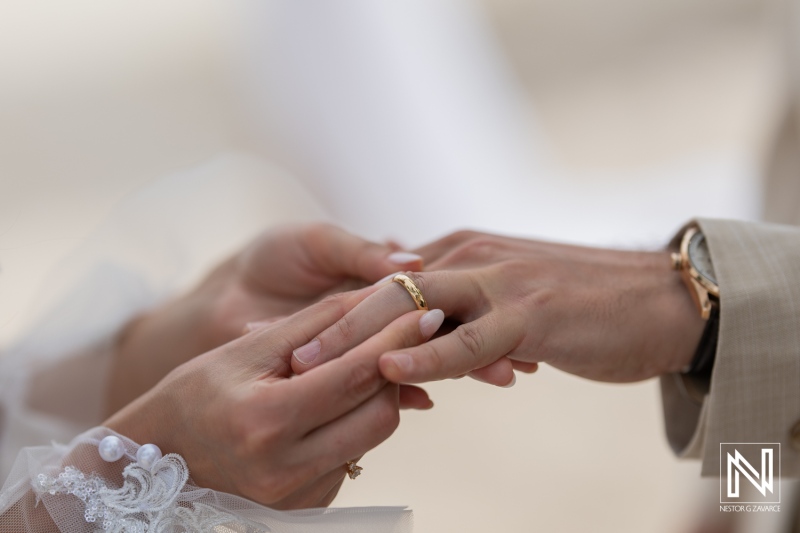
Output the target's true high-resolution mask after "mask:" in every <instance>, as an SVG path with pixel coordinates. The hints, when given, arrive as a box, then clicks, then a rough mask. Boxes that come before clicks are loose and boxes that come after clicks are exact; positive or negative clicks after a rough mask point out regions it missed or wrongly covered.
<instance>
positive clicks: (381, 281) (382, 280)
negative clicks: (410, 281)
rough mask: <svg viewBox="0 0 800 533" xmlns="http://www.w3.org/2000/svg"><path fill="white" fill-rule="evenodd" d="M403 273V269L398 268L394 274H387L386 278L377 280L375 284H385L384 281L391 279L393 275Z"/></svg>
mask: <svg viewBox="0 0 800 533" xmlns="http://www.w3.org/2000/svg"><path fill="white" fill-rule="evenodd" d="M402 273H403V271H402V270H398V271H397V272H394V273H393V274H389V275H388V276H386V277H385V278H381V279H379V280H378V281H376V282H375V283H374V284H375V285H381V284H383V283H386V282H387V281H391V280H392V278H393V277H395V276H396V275H398V274H402Z"/></svg>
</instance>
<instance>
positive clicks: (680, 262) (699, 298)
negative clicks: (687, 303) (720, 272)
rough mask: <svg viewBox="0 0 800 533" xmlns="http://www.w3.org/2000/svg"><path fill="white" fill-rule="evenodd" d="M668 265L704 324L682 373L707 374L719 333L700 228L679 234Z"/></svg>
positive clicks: (715, 290) (713, 282)
mask: <svg viewBox="0 0 800 533" xmlns="http://www.w3.org/2000/svg"><path fill="white" fill-rule="evenodd" d="M672 268H673V269H675V270H678V271H680V273H681V277H682V278H683V282H684V283H685V284H686V286H687V287H688V288H689V292H690V294H691V295H692V299H693V300H694V303H695V304H696V305H697V308H698V311H699V312H700V316H701V317H702V318H703V320H706V321H707V322H706V327H705V329H704V330H703V336H702V338H701V339H700V344H699V345H698V346H697V351H696V352H695V355H694V357H693V358H692V362H691V363H689V366H687V367H686V368H684V369H683V371H682V372H683V373H684V374H691V375H706V374H708V375H710V373H711V369H712V367H713V366H714V358H715V355H716V351H717V337H718V335H719V305H720V300H719V285H717V276H716V274H715V273H714V264H713V263H712V262H711V254H710V252H709V250H708V243H707V241H706V238H705V236H704V235H703V232H702V231H701V230H700V228H699V227H698V226H696V225H693V226H690V227H689V228H688V229H687V230H686V231H685V233H684V234H683V237H682V238H681V244H680V251H679V252H675V253H673V254H672Z"/></svg>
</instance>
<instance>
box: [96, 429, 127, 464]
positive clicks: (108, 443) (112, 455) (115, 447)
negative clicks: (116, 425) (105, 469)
mask: <svg viewBox="0 0 800 533" xmlns="http://www.w3.org/2000/svg"><path fill="white" fill-rule="evenodd" d="M97 451H98V452H100V457H102V458H103V461H108V462H109V463H113V462H115V461H119V460H120V459H122V456H123V455H125V445H124V444H122V439H120V438H119V437H115V436H114V435H109V436H108V437H106V438H104V439H103V440H101V441H100V444H99V445H98V446H97Z"/></svg>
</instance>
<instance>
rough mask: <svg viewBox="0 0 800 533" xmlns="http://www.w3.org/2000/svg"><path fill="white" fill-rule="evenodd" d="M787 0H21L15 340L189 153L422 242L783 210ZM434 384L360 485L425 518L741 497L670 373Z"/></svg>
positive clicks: (13, 46) (699, 503)
mask: <svg viewBox="0 0 800 533" xmlns="http://www.w3.org/2000/svg"><path fill="white" fill-rule="evenodd" d="M787 1H788V0H787ZM787 13H789V11H788V10H787V6H786V5H784V1H783V0H649V1H648V2H636V1H633V0H606V1H605V2H602V3H597V2H592V1H590V0H569V1H563V0H474V1H471V0H406V1H404V2H399V1H397V2H395V1H385V2H371V1H368V0H362V1H356V0H341V1H338V2H322V1H311V0H270V1H263V2H255V1H252V2H248V1H245V0H236V1H230V0H228V1H222V0H192V1H188V0H172V1H170V2H156V1H151V0H137V1H136V2H134V1H129V0H120V1H117V2H113V3H109V2H99V1H96V0H93V1H92V0H72V1H71V2H68V3H65V2H55V1H52V2H46V1H39V0H36V1H29V0H24V1H23V0H5V1H4V2H2V3H0V346H7V345H9V344H10V343H12V342H13V340H14V339H15V338H18V337H19V336H20V335H23V334H26V333H25V332H26V330H27V329H28V328H30V327H31V324H35V320H36V317H37V316H38V313H39V311H40V310H41V309H45V308H46V307H47V303H48V302H49V301H50V300H52V298H53V294H51V293H50V292H51V291H50V290H49V289H48V287H49V286H50V285H52V283H53V282H54V281H57V280H58V278H59V275H60V274H59V272H60V270H59V265H60V264H61V262H62V261H64V260H65V258H68V257H69V256H70V254H73V253H75V251H76V250H79V249H81V247H82V246H84V245H85V244H86V241H87V238H90V236H91V235H92V234H93V232H96V231H97V230H98V228H102V226H103V221H104V220H106V219H107V217H109V216H113V213H114V211H115V209H118V206H119V205H120V202H122V203H123V204H124V202H125V200H126V198H129V197H130V196H131V195H132V194H141V193H142V191H147V190H151V188H152V187H158V183H159V182H160V181H162V180H164V179H169V176H174V175H176V173H177V174H180V175H187V174H188V175H192V173H199V174H203V173H205V174H206V175H207V174H208V173H211V174H214V175H215V176H217V178H218V180H220V182H225V180H226V177H227V176H230V178H231V180H232V181H231V183H239V182H238V181H236V180H235V179H234V178H236V177H237V173H243V172H244V173H250V174H252V173H253V172H256V171H254V170H253V169H254V168H264V169H267V170H265V171H264V172H265V173H266V174H269V173H274V172H279V173H281V175H284V176H290V177H291V179H292V180H293V181H295V182H296V183H297V184H299V186H301V187H302V188H303V189H304V191H305V192H304V194H307V195H308V198H309V200H308V202H311V203H314V204H315V205H316V204H318V205H319V206H321V210H322V211H323V212H324V214H323V215H319V216H322V217H325V218H327V219H328V220H332V221H334V222H337V223H339V224H341V225H343V226H345V227H347V228H348V229H350V230H352V231H355V232H357V233H359V234H362V235H365V236H367V237H370V238H373V239H387V238H393V239H397V240H399V241H400V242H403V243H406V244H408V245H409V246H413V245H416V244H420V243H422V242H425V241H427V240H430V239H433V238H436V237H438V236H441V235H443V234H444V233H447V232H449V231H452V230H454V229H458V228H463V227H470V228H475V229H483V230H489V231H497V232H502V233H507V234H515V235H524V236H533V237H538V238H545V239H558V240H565V241H569V242H579V243H587V244H597V245H610V246H619V247H626V248H656V247H659V246H663V244H664V243H665V242H666V240H667V239H668V238H669V237H670V236H671V234H672V233H673V232H674V231H675V230H677V229H678V228H679V227H680V225H681V224H682V223H683V222H685V221H686V220H687V219H689V218H691V217H692V216H696V215H703V216H716V217H735V218H746V219H758V218H759V217H761V216H762V214H763V213H762V208H761V197H762V192H761V190H762V187H761V184H762V181H763V174H764V168H765V160H766V158H767V155H768V154H769V153H770V149H771V148H770V147H771V146H772V143H773V142H774V136H775V133H776V130H777V127H778V124H779V122H780V120H781V119H782V117H783V116H784V114H785V113H786V109H787V102H788V90H789V87H790V86H791V83H792V77H791V75H790V70H789V69H788V68H787V65H789V64H790V61H791V53H790V52H791V50H792V46H791V39H790V31H789V29H790V26H791V20H790V17H789V16H788V15H787ZM243 161H245V162H246V163H243ZM259 165H261V166H259ZM243 169H244V170H243ZM220 201H222V200H220ZM227 210H228V211H231V206H227ZM233 210H234V211H235V206H234V208H233ZM142 216H146V214H145V213H142ZM180 216H181V215H180V211H179V210H178V209H176V217H180ZM208 216H209V217H211V218H212V219H213V216H214V213H209V214H208ZM186 222H187V221H185V220H182V221H181V223H186ZM215 238H217V239H225V236H216V237H215ZM235 240H237V239H236V237H235V236H230V238H229V241H235ZM212 259H218V257H214V258H208V261H209V262H210V261H211V260H212ZM27 334H31V333H27ZM33 334H35V331H34V332H33ZM429 389H430V392H431V395H432V397H433V399H434V401H435V402H436V408H435V409H434V410H433V411H431V412H426V413H405V414H404V415H403V421H402V424H401V427H400V429H399V430H398V431H397V433H396V434H395V436H394V437H393V438H392V439H390V441H388V442H387V443H386V444H385V445H383V446H381V447H380V448H379V449H377V450H375V451H374V452H372V453H371V454H369V455H368V456H366V457H365V458H364V460H363V461H362V463H361V464H362V465H363V466H364V467H365V473H364V474H365V475H363V476H362V477H360V478H359V479H358V482H356V483H351V482H348V483H345V485H344V488H343V490H342V492H341V494H340V496H339V497H338V499H337V500H336V502H335V503H334V505H338V506H352V505H398V504H401V505H409V506H411V507H412V508H413V509H414V511H415V516H416V531H418V532H420V533H428V532H441V531H462V532H478V531H507V532H528V531H567V532H570V531H595V532H606V531H608V532H642V531H651V532H663V533H667V532H684V531H698V529H697V523H698V520H700V519H701V517H702V516H703V515H707V514H709V513H710V514H711V515H716V504H715V502H716V501H717V500H716V492H715V490H716V487H717V484H718V480H717V479H711V480H705V481H701V480H700V478H699V464H697V463H694V462H681V461H678V460H676V459H675V458H674V456H673V455H672V453H671V452H670V451H669V449H668V447H667V444H666V440H665V438H664V435H663V427H662V426H663V421H662V417H661V405H660V397H659V391H658V387H657V384H656V383H655V382H652V381H651V382H647V383H641V384H636V385H626V386H610V385H603V384H595V383H589V382H586V381H583V380H580V379H578V378H574V377H571V376H567V375H565V374H563V373H559V372H556V371H553V370H552V369H549V368H543V369H542V370H540V372H539V373H537V374H535V375H533V376H520V379H519V380H518V382H517V385H516V386H515V387H514V388H513V389H509V390H502V389H495V388H491V387H487V386H481V385H480V384H477V383H473V382H466V380H461V381H457V382H444V383H435V384H432V385H430V387H429ZM743 527H744V526H743ZM754 527H755V526H754Z"/></svg>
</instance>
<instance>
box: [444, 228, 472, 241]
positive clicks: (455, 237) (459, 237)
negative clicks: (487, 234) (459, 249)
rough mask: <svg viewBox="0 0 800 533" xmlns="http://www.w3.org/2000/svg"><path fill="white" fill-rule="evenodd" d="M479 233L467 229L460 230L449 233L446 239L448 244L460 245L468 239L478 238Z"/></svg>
mask: <svg viewBox="0 0 800 533" xmlns="http://www.w3.org/2000/svg"><path fill="white" fill-rule="evenodd" d="M479 235H480V233H479V232H477V231H473V230H469V229H461V230H458V231H456V232H454V233H451V234H450V236H449V237H447V239H448V241H449V242H450V243H453V244H455V243H460V242H464V241H468V240H470V239H474V238H476V237H477V236H479Z"/></svg>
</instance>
